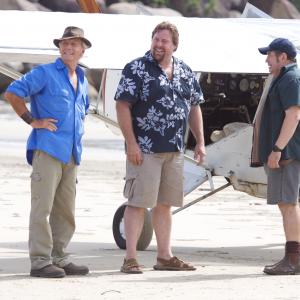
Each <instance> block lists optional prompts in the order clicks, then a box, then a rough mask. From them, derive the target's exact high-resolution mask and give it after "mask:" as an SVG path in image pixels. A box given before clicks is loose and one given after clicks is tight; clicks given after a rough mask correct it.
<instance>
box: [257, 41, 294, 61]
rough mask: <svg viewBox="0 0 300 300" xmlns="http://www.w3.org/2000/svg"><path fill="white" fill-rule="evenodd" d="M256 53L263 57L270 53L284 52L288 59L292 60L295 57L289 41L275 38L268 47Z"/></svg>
mask: <svg viewBox="0 0 300 300" xmlns="http://www.w3.org/2000/svg"><path fill="white" fill-rule="evenodd" d="M258 51H259V52H260V53H261V54H264V55H266V54H268V52H270V51H278V52H284V53H286V54H287V56H288V58H292V59H294V58H295V57H296V55H297V50H296V47H295V46H294V44H293V43H292V42H291V41H290V40H288V39H284V38H277V39H275V40H273V41H272V42H271V44H270V45H269V46H267V47H262V48H258Z"/></svg>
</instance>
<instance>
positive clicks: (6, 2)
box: [0, 0, 49, 11]
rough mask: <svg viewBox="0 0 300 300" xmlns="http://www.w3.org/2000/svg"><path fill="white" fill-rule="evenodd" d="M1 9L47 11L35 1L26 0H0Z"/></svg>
mask: <svg viewBox="0 0 300 300" xmlns="http://www.w3.org/2000/svg"><path fill="white" fill-rule="evenodd" d="M0 9H1V10H28V11H36V10H40V11H49V9H47V8H46V7H44V6H43V5H41V4H40V3H37V2H31V1H28V0H1V2H0Z"/></svg>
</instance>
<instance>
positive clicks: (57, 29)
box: [0, 10, 300, 73]
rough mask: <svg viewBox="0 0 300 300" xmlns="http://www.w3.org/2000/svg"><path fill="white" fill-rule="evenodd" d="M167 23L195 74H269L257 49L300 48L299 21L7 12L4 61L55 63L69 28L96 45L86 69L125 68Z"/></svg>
mask: <svg viewBox="0 0 300 300" xmlns="http://www.w3.org/2000/svg"><path fill="white" fill-rule="evenodd" d="M16 20H17V22H16ZM163 20H169V21H170V22H172V23H174V24H175V25H176V26H177V27H178V30H179V35H180V41H179V48H178V50H177V52H176V53H175V55H176V56H177V57H179V58H181V59H183V60H184V61H185V62H186V63H187V64H188V65H190V66H191V68H192V69H193V70H194V71H204V72H222V73H227V72H228V73H268V69H267V66H266V64H265V57H264V56H263V55H260V54H259V53H258V51H257V48H258V47H262V46H266V45H268V44H269V43H270V42H271V41H272V40H273V39H274V38H275V37H286V38H289V39H291V40H292V41H293V42H294V43H295V44H296V45H300V41H299V38H300V20H282V19H281V20H280V19H243V18H236V19H209V18H184V17H165V16H143V15H108V14H86V13H61V12H37V11H7V10H6V11H0V36H1V40H0V62H14V61H22V62H32V63H45V62H49V61H53V60H54V59H55V57H57V56H58V55H59V53H58V50H57V49H56V48H55V46H54V45H53V42H52V41H53V39H54V38H58V37H61V35H62V32H63V30H64V28H65V27H66V26H69V25H75V26H79V27H82V28H83V29H84V30H85V35H86V37H87V38H88V39H89V40H90V41H91V42H92V44H93V47H92V48H91V49H89V50H87V51H86V55H85V56H84V57H83V59H82V63H83V64H84V65H86V66H87V67H89V68H109V69H122V68H123V67H124V65H125V64H126V63H127V62H129V61H131V60H132V59H134V58H136V57H139V56H142V55H143V54H144V53H145V52H146V51H147V50H148V49H149V47H150V42H151V33H152V30H153V29H154V27H155V26H156V25H157V24H158V23H159V22H161V21H163ZM16 24H18V25H16Z"/></svg>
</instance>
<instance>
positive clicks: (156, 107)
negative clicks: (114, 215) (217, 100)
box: [115, 22, 205, 274]
mask: <svg viewBox="0 0 300 300" xmlns="http://www.w3.org/2000/svg"><path fill="white" fill-rule="evenodd" d="M178 41H179V34H178V31H177V28H176V26H175V25H173V24H171V23H169V22H162V23H160V24H158V25H157V26H156V27H155V29H154V30H153V32H152V43H151V49H150V51H148V52H147V53H146V54H145V55H144V56H143V57H141V58H137V59H135V60H133V61H132V62H130V63H128V64H127V65H126V66H125V68H124V70H123V73H122V77H121V80H120V83H119V86H118V89H117V92H116V95H115V100H116V101H117V104H116V109H117V116H118V122H119V125H120V128H121V130H122V133H123V135H124V138H125V142H126V153H127V162H126V183H125V188H124V196H125V197H126V198H128V206H127V207H126V210H125V214H124V220H125V235H126V257H125V259H124V264H123V266H122V267H121V271H122V272H124V273H135V274H136V273H142V270H141V267H140V265H139V264H138V262H137V259H136V258H137V253H136V245H137V241H138V239H139V236H140V234H141V230H142V227H143V222H144V212H145V209H146V208H153V210H152V222H153V227H154V231H155V234H156V239H157V263H156V264H155V265H154V269H155V270H195V269H196V268H195V267H194V266H192V265H191V264H189V263H186V262H184V261H182V260H180V259H178V258H177V257H175V256H173V254H172V250H171V244H170V243H171V242H170V241H171V227H172V214H171V206H179V207H180V206H182V204H183V160H184V158H183V150H184V135H185V131H186V126H187V122H189V126H190V129H191V131H192V133H193V134H194V137H195V139H196V142H197V144H196V147H195V159H196V160H197V161H198V162H199V163H202V161H203V158H204V156H205V147H204V137H203V122H202V113H201V110H200V106H199V104H200V103H202V102H203V101H204V100H203V94H202V91H201V88H200V86H199V83H198V81H197V79H196V78H195V75H194V74H193V72H192V71H191V69H190V68H189V67H188V66H187V65H186V64H185V63H184V62H183V61H181V60H179V59H177V58H175V57H174V56H173V53H174V52H175V51H176V49H177V47H178Z"/></svg>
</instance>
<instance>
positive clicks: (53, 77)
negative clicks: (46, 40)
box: [7, 58, 89, 164]
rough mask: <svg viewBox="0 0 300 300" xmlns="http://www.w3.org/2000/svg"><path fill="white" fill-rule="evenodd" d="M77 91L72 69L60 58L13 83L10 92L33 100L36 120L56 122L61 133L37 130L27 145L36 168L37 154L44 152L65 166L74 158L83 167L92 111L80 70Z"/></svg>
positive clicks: (31, 103)
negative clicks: (87, 121) (85, 127)
mask: <svg viewBox="0 0 300 300" xmlns="http://www.w3.org/2000/svg"><path fill="white" fill-rule="evenodd" d="M76 73H77V77H78V85H77V91H75V89H74V88H73V86H72V84H71V82H70V79H69V75H68V69H67V67H66V65H65V64H64V63H63V61H62V60H61V59H60V58H58V59H57V60H56V61H55V62H54V63H50V64H45V65H40V66H38V67H36V68H34V69H33V70H32V71H30V72H29V73H27V74H25V75H24V76H22V77H21V78H20V79H18V80H16V81H14V82H12V83H11V85H10V86H9V87H8V89H7V91H8V92H11V93H13V94H15V95H17V96H19V97H21V98H26V97H29V99H30V109H31V113H32V116H33V117H34V118H36V119H44V118H52V119H56V120H57V123H55V124H56V126H57V130H56V131H53V132H52V131H49V130H47V129H44V128H41V129H33V130H32V132H31V134H30V136H29V138H28V141H27V161H28V163H29V164H32V158H33V152H34V150H41V151H44V152H46V153H47V154H49V155H51V156H53V157H54V158H56V159H58V160H60V161H61V162H63V163H68V162H70V160H71V157H72V155H73V157H74V160H75V162H76V164H79V163H80V160H81V153H82V144H81V139H82V135H83V131H84V130H83V122H84V118H85V115H86V114H87V110H88V107H89V102H88V96H87V80H86V78H85V76H84V72H83V70H82V69H81V68H80V67H77V68H76Z"/></svg>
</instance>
